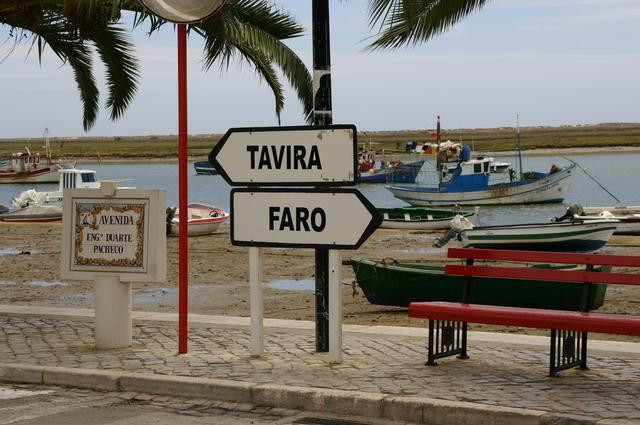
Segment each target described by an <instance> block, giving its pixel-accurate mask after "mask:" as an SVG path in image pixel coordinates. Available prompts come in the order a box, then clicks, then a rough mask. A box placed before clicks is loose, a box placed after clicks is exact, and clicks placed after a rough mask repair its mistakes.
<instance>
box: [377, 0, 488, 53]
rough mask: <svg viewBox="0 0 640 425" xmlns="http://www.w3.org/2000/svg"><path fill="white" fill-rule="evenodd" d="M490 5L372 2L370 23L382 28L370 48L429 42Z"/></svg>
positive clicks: (478, 1)
mask: <svg viewBox="0 0 640 425" xmlns="http://www.w3.org/2000/svg"><path fill="white" fill-rule="evenodd" d="M486 3H488V0H369V23H370V25H371V26H372V27H374V28H378V34H377V36H376V39H375V40H374V41H373V42H372V43H371V44H370V45H369V49H372V50H375V49H386V48H398V47H402V46H406V45H417V44H420V43H426V42H427V41H429V40H430V39H431V38H433V37H435V36H437V35H439V34H441V33H443V32H444V31H446V30H447V29H449V28H450V27H451V26H453V25H455V24H456V23H457V22H459V21H460V20H462V19H463V18H465V17H466V16H467V15H469V14H470V13H471V12H474V11H476V10H480V9H481V8H482V7H483V6H484V5H485V4H486Z"/></svg>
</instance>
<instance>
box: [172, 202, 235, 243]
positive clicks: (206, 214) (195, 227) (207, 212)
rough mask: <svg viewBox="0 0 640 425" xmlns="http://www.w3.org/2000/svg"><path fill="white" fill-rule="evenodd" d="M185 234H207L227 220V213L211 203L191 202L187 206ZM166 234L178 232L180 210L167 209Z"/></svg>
mask: <svg viewBox="0 0 640 425" xmlns="http://www.w3.org/2000/svg"><path fill="white" fill-rule="evenodd" d="M187 215H188V219H187V231H188V232H187V234H188V235H189V236H200V235H208V234H210V233H213V232H215V231H216V230H218V227H220V224H222V223H224V222H225V221H227V220H229V213H228V212H226V211H224V210H223V209H222V208H218V207H214V206H211V205H205V204H198V203H191V204H189V208H188V214H187ZM167 228H168V234H170V235H173V236H177V235H179V234H180V210H179V209H178V208H168V209H167Z"/></svg>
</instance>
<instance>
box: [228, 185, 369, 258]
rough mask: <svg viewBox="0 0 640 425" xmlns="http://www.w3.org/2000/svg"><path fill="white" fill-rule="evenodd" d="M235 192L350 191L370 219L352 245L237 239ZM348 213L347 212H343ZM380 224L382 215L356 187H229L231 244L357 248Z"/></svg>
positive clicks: (269, 246)
mask: <svg viewBox="0 0 640 425" xmlns="http://www.w3.org/2000/svg"><path fill="white" fill-rule="evenodd" d="M236 193H291V194H296V193H338V194H340V193H352V194H354V195H356V196H357V197H358V199H359V200H360V202H362V204H363V205H364V206H365V208H366V209H367V210H368V211H369V213H371V220H370V221H369V224H368V225H367V227H366V229H365V230H364V232H363V233H362V236H360V239H358V242H356V243H355V244H354V245H338V244H314V243H303V244H297V243H279V242H273V243H272V242H252V241H237V240H236V239H235V232H234V228H235V214H234V202H233V200H234V195H235V194H236ZM345 213H346V214H348V212H345ZM380 224H382V215H381V214H380V213H379V212H378V210H377V209H376V207H375V206H373V204H372V203H371V201H369V200H368V199H367V198H366V197H365V196H364V195H363V194H362V193H360V191H359V190H357V189H351V188H350V189H334V190H331V189H313V188H300V189H289V188H265V189H261V188H255V189H253V188H234V189H231V245H234V246H257V247H264V248H325V249H358V248H360V246H361V245H362V244H363V243H364V242H365V241H366V240H367V239H368V238H369V237H370V236H371V235H372V234H373V232H375V231H376V229H377V228H378V227H380Z"/></svg>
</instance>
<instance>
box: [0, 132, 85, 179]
mask: <svg viewBox="0 0 640 425" xmlns="http://www.w3.org/2000/svg"><path fill="white" fill-rule="evenodd" d="M45 135H46V137H45V155H44V156H42V155H40V153H39V152H31V151H30V150H29V148H28V147H25V152H17V153H14V154H12V155H10V156H8V157H3V158H0V183H55V182H57V181H58V171H59V170H61V169H64V168H73V164H71V163H68V164H60V163H58V162H55V161H53V160H52V159H51V148H50V145H49V133H48V130H45Z"/></svg>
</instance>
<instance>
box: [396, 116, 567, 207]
mask: <svg viewBox="0 0 640 425" xmlns="http://www.w3.org/2000/svg"><path fill="white" fill-rule="evenodd" d="M517 142H518V159H519V170H520V173H519V174H520V175H519V176H518V175H517V173H516V172H515V171H514V170H513V168H510V167H509V166H508V165H507V164H506V163H502V162H500V163H499V162H496V161H495V160H494V159H493V158H483V157H478V158H471V149H470V148H469V146H465V145H463V144H462V143H453V142H451V141H449V140H447V141H446V142H442V143H441V142H440V117H438V127H437V143H435V144H431V145H425V146H424V147H423V150H424V151H425V152H427V153H431V154H434V155H436V166H435V171H436V173H437V176H436V177H437V183H435V182H434V184H425V183H419V184H416V185H390V186H387V189H389V190H390V191H391V193H393V196H395V197H396V198H398V199H401V200H403V201H405V202H407V203H408V204H411V205H413V206H419V207H434V206H435V207H440V206H449V205H509V204H533V203H551V202H562V201H563V199H564V198H565V196H566V195H567V193H568V192H569V188H570V186H571V178H572V177H573V171H574V169H575V167H576V164H575V163H571V165H569V166H567V167H562V168H558V167H556V166H555V165H553V166H552V167H551V170H549V172H548V173H541V172H535V171H534V172H527V173H525V172H523V169H522V153H521V149H520V125H519V124H518V132H517ZM425 148H426V149H425ZM491 174H506V175H507V176H508V177H507V178H508V181H504V182H493V183H492V182H490V181H489V178H490V176H491Z"/></svg>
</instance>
